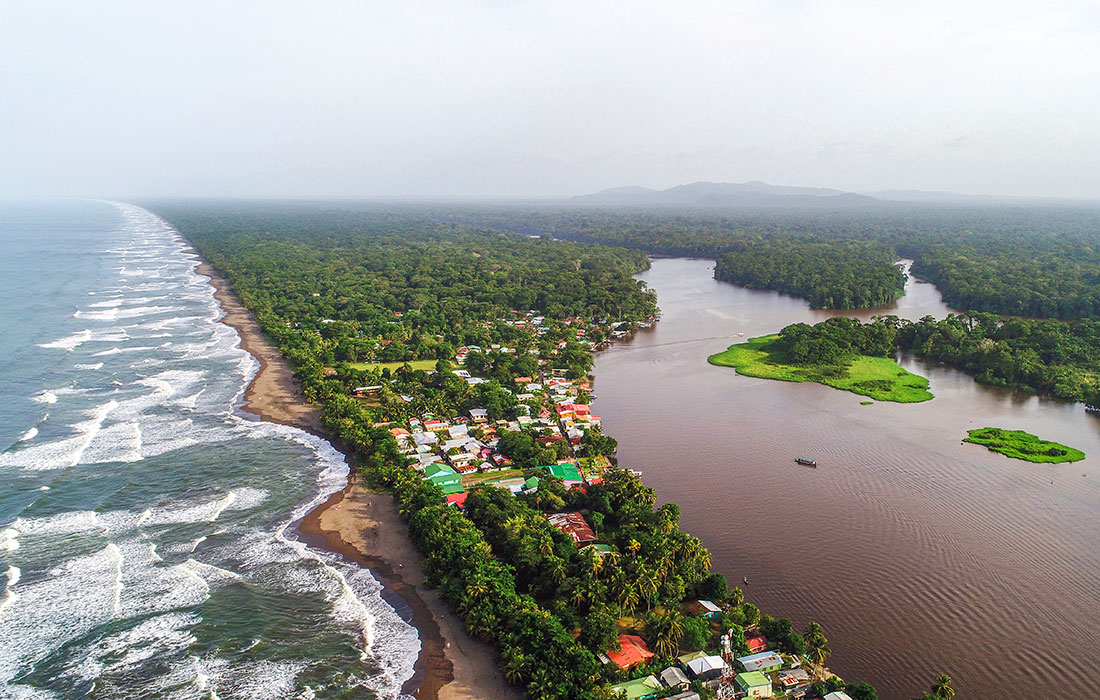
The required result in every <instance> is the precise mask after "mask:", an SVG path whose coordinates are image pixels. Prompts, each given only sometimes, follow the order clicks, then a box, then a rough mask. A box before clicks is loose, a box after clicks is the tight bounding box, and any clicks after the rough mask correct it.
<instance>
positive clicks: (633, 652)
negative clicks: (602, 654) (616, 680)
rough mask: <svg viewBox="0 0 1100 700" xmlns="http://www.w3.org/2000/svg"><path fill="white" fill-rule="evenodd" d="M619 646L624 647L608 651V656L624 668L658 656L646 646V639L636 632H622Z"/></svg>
mask: <svg viewBox="0 0 1100 700" xmlns="http://www.w3.org/2000/svg"><path fill="white" fill-rule="evenodd" d="M619 646H620V647H622V649H621V650H620V651H609V652H607V658H609V659H611V661H612V663H614V664H615V665H616V666H618V667H619V668H621V669H624V670H625V669H628V668H632V667H634V666H637V665H638V664H642V663H645V662H647V661H649V660H650V659H652V658H653V657H654V656H656V654H654V653H653V652H652V651H650V650H649V647H647V646H646V644H645V640H644V639H642V638H641V637H639V636H638V635H636V634H620V635H619Z"/></svg>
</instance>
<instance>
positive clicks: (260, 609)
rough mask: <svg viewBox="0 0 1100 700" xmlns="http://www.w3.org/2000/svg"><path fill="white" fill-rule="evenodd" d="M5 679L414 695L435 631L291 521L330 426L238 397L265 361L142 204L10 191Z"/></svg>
mask: <svg viewBox="0 0 1100 700" xmlns="http://www.w3.org/2000/svg"><path fill="white" fill-rule="evenodd" d="M0 245H2V247H3V251H4V254H3V256H0V328H2V329H3V332H2V334H0V366H2V368H3V370H2V374H0V376H2V378H3V381H2V382H0V684H2V685H0V697H5V698H77V697H79V698H154V697H155V698H221V699H228V698H314V697H316V698H329V697H340V698H357V697H382V698H395V697H400V688H401V685H402V683H403V682H404V681H405V680H407V679H408V678H409V677H411V675H412V672H413V664H414V662H415V660H416V658H417V654H418V652H419V648H420V642H419V639H418V637H417V632H416V630H415V629H414V628H413V627H411V626H410V625H409V624H407V623H406V621H405V620H403V619H402V617H401V616H400V615H398V613H397V612H395V610H394V609H393V608H392V607H391V606H390V605H389V604H388V603H386V602H385V601H384V600H383V599H382V598H381V596H380V592H381V586H380V584H379V583H378V582H377V581H376V580H375V579H374V578H373V577H372V576H371V575H370V572H369V571H367V570H364V569H361V568H359V567H357V566H355V565H352V564H348V563H345V562H343V561H342V560H340V559H339V558H337V557H336V556H334V555H331V554H328V553H326V552H323V551H319V550H315V549H312V548H310V547H307V546H306V545H305V544H304V543H302V542H299V541H297V540H296V539H295V537H294V531H293V528H291V527H290V526H291V524H292V523H294V522H295V521H296V520H298V519H299V518H301V517H302V516H303V515H304V514H305V513H306V512H308V511H309V510H310V509H311V508H312V507H313V506H314V505H316V504H318V503H320V502H321V501H322V500H324V499H325V498H326V497H327V496H328V495H329V494H330V493H332V492H334V491H336V490H337V489H339V488H342V487H343V485H344V483H345V477H346V475H347V466H346V464H345V463H344V461H343V459H342V457H341V455H340V454H339V453H338V452H336V451H335V450H334V449H333V448H332V446H331V445H329V444H328V443H327V442H325V441H323V440H320V439H318V438H316V437H314V436H311V435H309V434H307V433H305V432H303V431H300V430H297V429H294V428H289V427H285V426H281V425H275V424H271V423H263V422H259V421H256V420H251V419H250V418H251V417H250V416H247V415H244V414H241V413H240V412H239V411H237V410H236V408H237V406H238V405H239V403H240V401H241V399H242V396H243V394H244V390H245V387H246V386H247V384H248V382H249V381H250V380H251V378H252V376H253V374H254V373H255V371H256V370H257V368H258V363H257V362H256V360H255V359H254V358H253V357H252V356H251V355H249V354H248V353H247V352H245V351H243V350H241V349H240V347H239V339H238V336H237V334H236V332H235V331H234V330H233V329H231V328H229V327H227V326H225V325H223V324H221V323H219V322H218V318H219V317H220V315H221V311H220V307H219V306H218V304H217V302H216V301H215V300H214V297H213V289H212V288H211V287H210V285H209V284H207V280H206V278H205V277H202V276H200V275H197V274H196V273H195V266H196V264H197V262H198V261H197V258H196V257H195V256H194V254H192V253H191V252H190V249H189V248H188V246H187V245H186V243H185V242H184V241H183V240H182V239H181V238H180V237H179V235H178V234H176V233H175V232H174V231H173V230H172V229H171V228H170V227H168V226H167V225H166V224H165V223H164V222H163V221H162V220H160V219H159V218H157V217H156V216H154V215H152V214H150V213H149V212H147V211H145V210H143V209H140V208H138V207H135V206H130V205H127V204H118V203H110V202H87V201H64V202H38V203H30V204H5V205H3V206H0Z"/></svg>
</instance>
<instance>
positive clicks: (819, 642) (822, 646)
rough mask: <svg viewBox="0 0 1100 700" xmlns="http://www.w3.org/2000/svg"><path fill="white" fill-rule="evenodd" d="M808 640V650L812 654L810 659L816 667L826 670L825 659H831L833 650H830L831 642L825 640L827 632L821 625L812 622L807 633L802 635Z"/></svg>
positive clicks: (807, 628)
mask: <svg viewBox="0 0 1100 700" xmlns="http://www.w3.org/2000/svg"><path fill="white" fill-rule="evenodd" d="M802 638H803V639H805V640H806V650H807V651H809V652H810V659H811V660H812V661H813V662H814V664H815V665H817V666H819V667H821V668H824V667H825V659H827V658H829V655H830V654H832V650H831V649H829V640H828V639H826V638H825V630H823V629H821V625H819V624H817V623H816V622H811V623H810V624H809V625H807V626H806V633H805V634H804V635H802Z"/></svg>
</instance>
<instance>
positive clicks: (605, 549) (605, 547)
mask: <svg viewBox="0 0 1100 700" xmlns="http://www.w3.org/2000/svg"><path fill="white" fill-rule="evenodd" d="M582 549H591V550H592V551H593V552H595V553H596V555H597V556H599V557H600V558H601V559H603V558H604V557H606V556H607V555H608V554H615V553H616V552H615V548H614V547H612V546H611V545H609V544H590V545H588V546H586V547H582Z"/></svg>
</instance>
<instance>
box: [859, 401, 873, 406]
mask: <svg viewBox="0 0 1100 700" xmlns="http://www.w3.org/2000/svg"><path fill="white" fill-rule="evenodd" d="M874 403H875V402H874V401H860V402H859V405H860V406H873V405H874Z"/></svg>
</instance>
